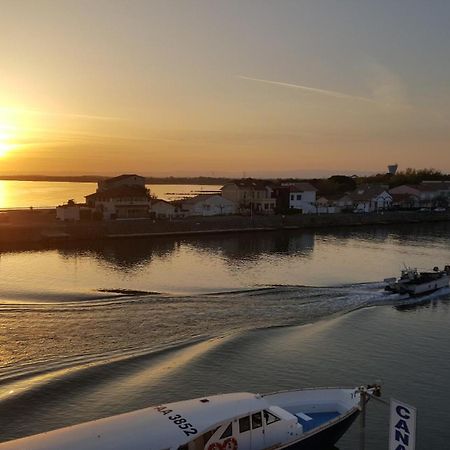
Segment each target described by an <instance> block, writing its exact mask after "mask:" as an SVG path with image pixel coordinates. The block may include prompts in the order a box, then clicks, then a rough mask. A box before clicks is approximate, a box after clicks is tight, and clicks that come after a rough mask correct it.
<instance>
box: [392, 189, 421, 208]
mask: <svg viewBox="0 0 450 450" xmlns="http://www.w3.org/2000/svg"><path fill="white" fill-rule="evenodd" d="M390 194H391V196H392V207H393V208H395V209H418V208H420V206H421V202H420V196H419V195H416V194H393V193H392V192H390Z"/></svg>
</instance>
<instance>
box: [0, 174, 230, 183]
mask: <svg viewBox="0 0 450 450" xmlns="http://www.w3.org/2000/svg"><path fill="white" fill-rule="evenodd" d="M107 178H109V177H107V176H101V175H76V176H69V175H0V181H47V182H59V183H98V182H99V181H102V180H106V179H107ZM230 180H231V178H224V177H203V176H199V177H145V183H146V184H204V185H208V184H210V185H218V184H222V185H223V184H226V183H227V182H228V181H230Z"/></svg>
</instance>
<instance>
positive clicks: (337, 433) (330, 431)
mask: <svg viewBox="0 0 450 450" xmlns="http://www.w3.org/2000/svg"><path fill="white" fill-rule="evenodd" d="M359 413H360V411H359V409H356V410H355V411H354V412H353V413H351V414H349V415H347V416H345V417H343V418H342V419H341V420H340V421H338V422H336V423H333V424H331V425H330V426H329V427H327V428H325V429H324V428H322V429H320V430H317V432H316V433H314V434H312V435H311V436H309V437H305V438H304V439H301V440H300V441H297V442H293V443H291V444H288V445H286V446H283V447H280V450H281V449H283V450H284V449H289V450H328V449H329V448H331V447H332V446H333V445H334V444H335V443H336V442H337V441H338V440H339V439H340V438H341V437H342V436H343V435H344V434H345V432H346V431H347V430H348V429H349V428H350V426H351V425H352V423H353V422H354V421H355V420H356V418H357V417H358V415H359Z"/></svg>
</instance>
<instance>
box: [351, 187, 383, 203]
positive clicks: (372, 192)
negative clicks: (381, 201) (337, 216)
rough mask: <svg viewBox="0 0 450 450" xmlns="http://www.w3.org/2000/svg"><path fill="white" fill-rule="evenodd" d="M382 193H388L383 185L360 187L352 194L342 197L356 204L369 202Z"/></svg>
mask: <svg viewBox="0 0 450 450" xmlns="http://www.w3.org/2000/svg"><path fill="white" fill-rule="evenodd" d="M383 192H386V193H388V192H387V190H386V188H385V186H383V185H361V186H359V187H358V188H357V189H355V190H354V191H353V192H349V193H347V194H345V195H344V197H348V198H350V199H351V200H353V201H356V202H361V201H370V200H372V199H373V198H375V197H378V196H379V195H381V194H382V193H383ZM389 195H390V194H389Z"/></svg>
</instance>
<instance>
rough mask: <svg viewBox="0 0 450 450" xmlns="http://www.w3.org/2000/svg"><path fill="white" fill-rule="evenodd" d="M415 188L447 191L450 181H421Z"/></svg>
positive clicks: (449, 187) (428, 190)
mask: <svg viewBox="0 0 450 450" xmlns="http://www.w3.org/2000/svg"><path fill="white" fill-rule="evenodd" d="M417 189H419V190H421V191H425V192H431V191H447V190H449V189H450V181H422V183H421V184H419V185H418V186H417Z"/></svg>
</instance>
